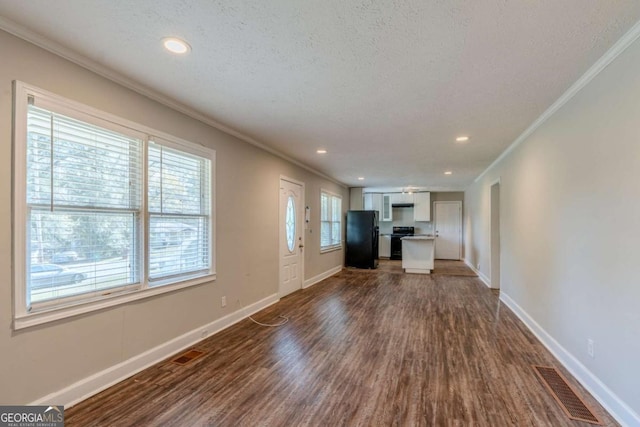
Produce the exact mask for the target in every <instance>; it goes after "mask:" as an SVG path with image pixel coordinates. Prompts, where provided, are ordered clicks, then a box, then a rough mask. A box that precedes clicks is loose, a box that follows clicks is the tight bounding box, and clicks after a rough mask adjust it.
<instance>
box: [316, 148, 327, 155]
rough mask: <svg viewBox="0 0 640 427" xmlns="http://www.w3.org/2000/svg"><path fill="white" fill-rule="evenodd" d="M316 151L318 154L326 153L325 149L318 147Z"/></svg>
mask: <svg viewBox="0 0 640 427" xmlns="http://www.w3.org/2000/svg"><path fill="white" fill-rule="evenodd" d="M316 153H318V154H327V150H323V149H320V150H317V151H316Z"/></svg>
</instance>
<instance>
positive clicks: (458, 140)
mask: <svg viewBox="0 0 640 427" xmlns="http://www.w3.org/2000/svg"><path fill="white" fill-rule="evenodd" d="M468 140H469V137H468V136H459V137H457V138H456V141H457V142H467V141H468Z"/></svg>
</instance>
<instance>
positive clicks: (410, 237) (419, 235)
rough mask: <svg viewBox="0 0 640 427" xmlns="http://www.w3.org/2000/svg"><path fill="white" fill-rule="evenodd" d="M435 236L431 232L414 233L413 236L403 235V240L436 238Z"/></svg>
mask: <svg viewBox="0 0 640 427" xmlns="http://www.w3.org/2000/svg"><path fill="white" fill-rule="evenodd" d="M435 238H436V237H435V236H433V235H431V234H414V235H413V236H406V237H403V238H402V240H435Z"/></svg>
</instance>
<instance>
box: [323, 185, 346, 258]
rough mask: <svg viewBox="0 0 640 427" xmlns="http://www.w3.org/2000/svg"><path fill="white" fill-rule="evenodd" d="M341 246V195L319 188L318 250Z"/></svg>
mask: <svg viewBox="0 0 640 427" xmlns="http://www.w3.org/2000/svg"><path fill="white" fill-rule="evenodd" d="M341 246H342V197H340V196H338V195H337V194H333V193H331V192H329V191H326V190H320V250H321V251H328V250H333V249H339V248H340V247H341Z"/></svg>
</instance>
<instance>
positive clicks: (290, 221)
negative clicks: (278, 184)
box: [285, 196, 296, 252]
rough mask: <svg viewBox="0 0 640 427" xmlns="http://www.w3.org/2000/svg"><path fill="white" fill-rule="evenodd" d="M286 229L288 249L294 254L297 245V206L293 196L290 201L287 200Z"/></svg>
mask: <svg viewBox="0 0 640 427" xmlns="http://www.w3.org/2000/svg"><path fill="white" fill-rule="evenodd" d="M285 229H286V230H285V231H286V234H287V248H289V252H293V246H294V245H295V244H296V205H295V202H294V200H293V196H289V200H287V215H286V218H285Z"/></svg>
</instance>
